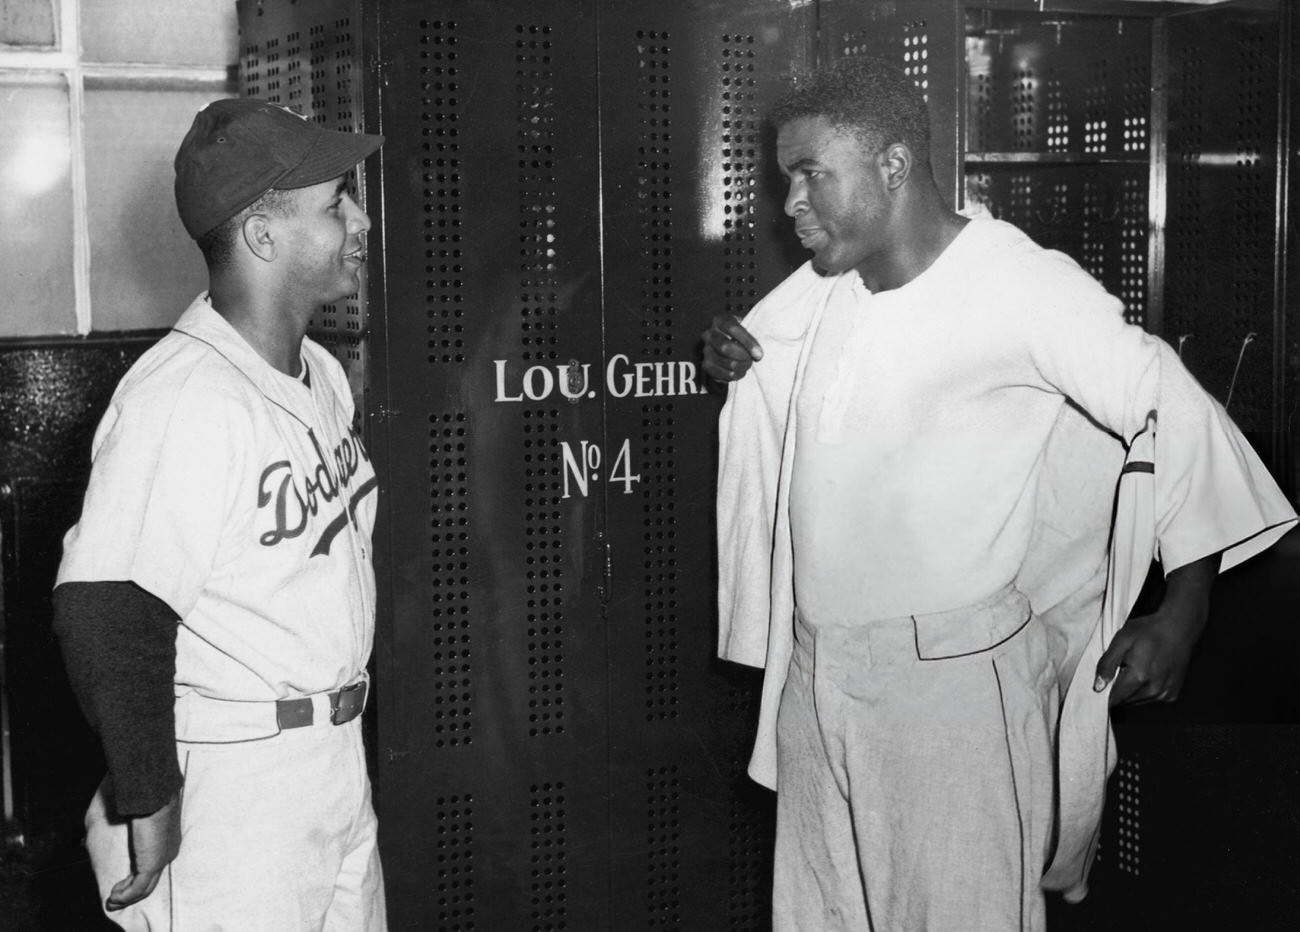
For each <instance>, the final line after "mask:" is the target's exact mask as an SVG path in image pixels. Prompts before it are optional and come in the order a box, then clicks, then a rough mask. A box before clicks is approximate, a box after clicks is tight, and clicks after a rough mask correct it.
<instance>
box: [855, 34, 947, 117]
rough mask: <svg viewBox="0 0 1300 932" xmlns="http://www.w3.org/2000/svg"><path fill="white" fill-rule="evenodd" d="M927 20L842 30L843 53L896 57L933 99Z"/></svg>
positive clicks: (923, 91)
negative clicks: (899, 25) (888, 27)
mask: <svg viewBox="0 0 1300 932" xmlns="http://www.w3.org/2000/svg"><path fill="white" fill-rule="evenodd" d="M927 30H928V25H927V22H926V20H923V19H917V20H911V21H909V22H905V23H903V24H902V27H901V29H898V30H894V29H889V30H880V29H856V30H852V31H850V32H844V33H841V34H840V56H841V57H842V58H855V57H862V56H868V55H881V56H884V57H887V58H892V59H893V60H894V62H895V63H896V64H897V65H899V66H900V67H901V68H902V69H903V73H904V74H906V75H907V76H908V77H909V78H911V79H912V81H913V82H914V83H915V84H916V86H917V87H919V88H920V89H921V91H922V93H923V96H924V97H925V99H926V100H927V101H928V100H929V99H930V36H929V33H928V31H927Z"/></svg>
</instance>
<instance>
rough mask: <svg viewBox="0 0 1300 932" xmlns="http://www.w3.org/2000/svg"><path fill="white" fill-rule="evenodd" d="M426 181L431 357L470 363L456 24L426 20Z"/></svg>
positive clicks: (423, 127) (433, 360) (423, 65)
mask: <svg viewBox="0 0 1300 932" xmlns="http://www.w3.org/2000/svg"><path fill="white" fill-rule="evenodd" d="M419 28H420V35H419V44H420V91H421V94H422V97H421V103H422V104H423V107H422V111H421V113H420V124H421V126H420V136H421V137H422V142H421V143H420V149H421V152H422V155H421V160H420V161H421V169H422V175H421V180H422V181H423V182H424V205H423V212H424V221H423V228H424V243H425V250H424V256H425V259H426V265H425V267H424V274H425V283H424V285H425V297H424V301H425V314H426V317H427V320H428V325H427V327H428V331H427V332H428V360H429V362H430V363H431V364H433V363H460V362H464V361H465V324H464V320H463V318H464V316H465V307H464V300H465V296H464V292H463V289H464V285H465V280H464V278H463V276H464V274H465V267H464V264H463V260H464V255H465V254H464V247H463V245H462V232H461V222H462V221H461V213H462V210H463V209H464V198H463V195H462V191H461V173H460V172H461V151H460V140H459V128H458V126H457V124H458V123H459V122H460V118H461V116H462V101H461V98H460V74H459V65H458V53H457V51H456V24H455V23H454V22H450V21H442V20H435V21H430V20H421V21H420V23H419Z"/></svg>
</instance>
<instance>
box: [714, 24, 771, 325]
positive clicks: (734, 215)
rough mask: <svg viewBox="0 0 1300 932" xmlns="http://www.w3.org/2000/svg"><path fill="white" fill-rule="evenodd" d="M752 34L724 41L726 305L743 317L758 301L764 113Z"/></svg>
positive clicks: (722, 77)
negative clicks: (758, 218) (758, 217)
mask: <svg viewBox="0 0 1300 932" xmlns="http://www.w3.org/2000/svg"><path fill="white" fill-rule="evenodd" d="M754 41H755V40H754V37H753V36H752V35H724V36H723V37H722V41H721V46H722V47H721V50H720V51H721V58H722V61H721V66H720V69H719V70H720V75H719V79H720V81H721V83H722V89H721V90H722V93H721V99H722V169H723V177H722V185H723V193H722V197H723V202H724V204H723V214H724V217H725V220H724V222H723V236H722V240H723V256H724V261H723V278H722V281H723V285H724V287H725V291H724V301H723V310H725V311H726V312H727V313H728V314H735V315H737V316H739V317H743V316H744V315H745V314H746V313H748V312H749V309H750V308H751V307H753V306H754V303H755V302H756V301H757V300H758V297H759V295H758V284H757V283H758V258H757V257H758V249H757V231H756V221H755V211H756V209H757V203H756V202H757V199H758V188H759V162H758V159H759V150H760V148H761V145H762V143H761V140H760V136H759V132H760V127H761V125H762V113H761V112H760V110H759V105H758V93H757V80H756V78H755V68H756V65H755V52H754Z"/></svg>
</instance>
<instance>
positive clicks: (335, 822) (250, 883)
mask: <svg viewBox="0 0 1300 932" xmlns="http://www.w3.org/2000/svg"><path fill="white" fill-rule="evenodd" d="M177 752H178V755H179V758H180V765H181V772H182V773H183V774H184V776H185V785H184V790H183V796H182V805H181V820H182V837H181V849H180V854H179V855H178V856H177V858H176V860H175V861H173V862H172V864H171V865H170V867H169V868H168V869H167V870H166V871H165V872H164V873H163V875H162V877H161V879H160V880H159V883H158V887H157V889H155V890H154V892H153V893H152V894H151V895H150V896H149V897H147V898H145V899H144V900H142V901H141V902H139V903H137V904H135V905H133V906H130V907H127V908H126V909H124V910H121V911H119V912H114V913H109V914H108V916H109V918H110V919H112V920H113V921H114V922H116V923H118V924H119V925H121V926H122V928H124V929H129V930H138V932H146V930H147V932H216V930H229V932H285V930H290V929H292V930H294V932H309V930H310V932H383V930H385V929H386V928H387V922H386V919H385V908H384V888H383V875H382V871H381V869H380V864H379V851H378V849H377V847H376V837H375V834H376V821H375V813H374V809H373V807H372V805H371V798H370V781H369V778H368V776H367V774H366V762H365V753H364V750H363V748H362V740H361V722H360V720H359V719H357V720H353V721H351V722H348V723H346V724H343V725H337V726H334V725H330V724H328V723H324V724H318V725H315V726H310V727H304V728H295V729H290V730H286V731H284V732H282V733H280V734H279V735H276V736H274V737H270V738H264V739H260V740H254V741H239V742H233V743H227V744H196V743H191V742H177ZM86 832H87V834H86V845H87V848H88V849H89V851H90V857H91V862H92V864H93V865H94V868H95V875H96V879H97V880H98V883H99V892H100V900H101V902H102V901H103V900H104V899H105V898H106V897H107V896H108V893H109V891H110V890H111V889H112V887H113V885H114V884H115V883H117V882H118V881H119V880H121V879H122V878H124V877H126V876H127V874H128V873H129V871H130V861H129V853H128V830H127V825H126V823H124V822H122V821H120V820H116V819H113V818H111V817H110V815H109V812H108V809H107V807H106V803H105V787H104V786H101V787H100V790H99V792H98V793H96V795H95V798H94V800H93V801H92V802H91V805H90V809H89V811H88V812H87V814H86Z"/></svg>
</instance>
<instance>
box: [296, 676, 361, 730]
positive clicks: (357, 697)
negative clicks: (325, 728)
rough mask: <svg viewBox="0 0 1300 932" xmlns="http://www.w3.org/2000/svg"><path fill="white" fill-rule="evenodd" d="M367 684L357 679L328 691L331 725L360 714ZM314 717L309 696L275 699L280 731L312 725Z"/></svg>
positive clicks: (343, 722) (341, 722)
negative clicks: (349, 684) (340, 687)
mask: <svg viewBox="0 0 1300 932" xmlns="http://www.w3.org/2000/svg"><path fill="white" fill-rule="evenodd" d="M368 686H369V684H368V683H367V682H366V681H365V680H359V681H357V682H355V683H353V684H352V685H351V686H344V687H343V688H342V689H338V690H335V691H334V692H332V693H329V696H328V698H329V701H330V716H329V720H330V724H331V725H343V724H345V723H347V722H350V721H352V720H353V719H354V718H356V717H357V716H358V715H360V714H361V710H362V709H364V708H365V707H366V692H367V690H368ZM314 719H315V712H314V707H313V703H312V700H311V697H309V696H308V697H304V698H302V699H277V700H276V702H275V721H276V723H277V724H278V725H279V726H280V730H281V731H283V730H284V729H286V728H305V727H307V726H309V725H314V724H315V720H314Z"/></svg>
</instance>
